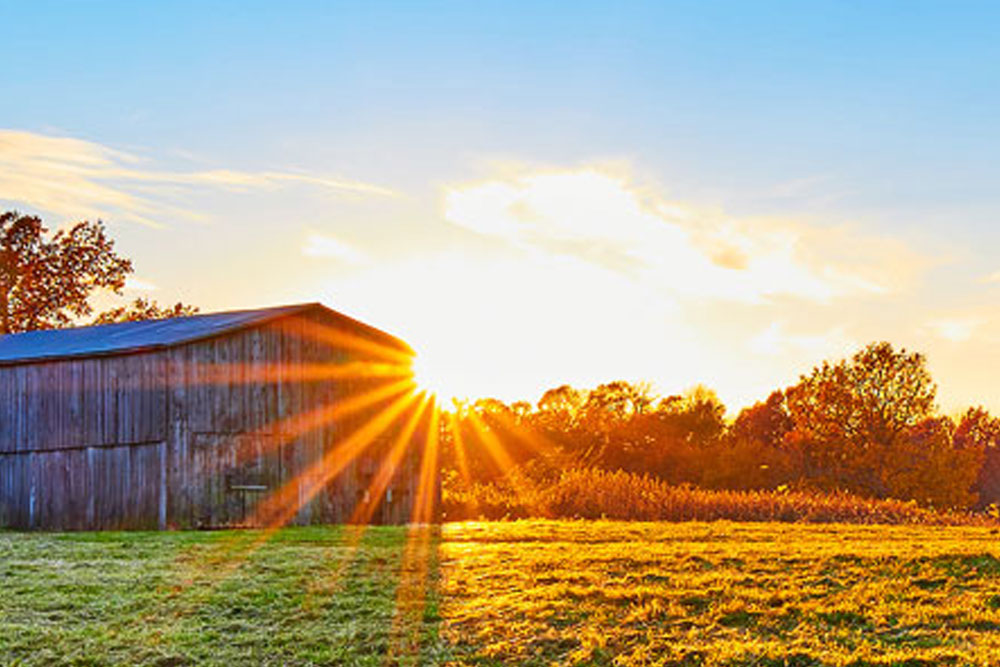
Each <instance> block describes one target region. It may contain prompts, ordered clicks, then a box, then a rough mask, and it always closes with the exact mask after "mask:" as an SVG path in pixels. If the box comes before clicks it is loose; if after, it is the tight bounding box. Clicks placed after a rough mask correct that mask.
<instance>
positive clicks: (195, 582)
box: [0, 521, 1000, 667]
mask: <svg viewBox="0 0 1000 667" xmlns="http://www.w3.org/2000/svg"><path fill="white" fill-rule="evenodd" d="M259 537H260V533H255V532H231V533H226V532H218V533H196V532H186V533H185V532H179V533H103V534H100V533H79V534H39V533H34V534H24V533H3V532H0V665H160V666H168V665H227V666H235V665H385V664H391V665H395V664H427V665H432V664H434V665H436V664H448V665H553V664H557V665H571V664H579V665H612V664H613V665H619V666H629V665H634V666H638V665H667V666H668V665H673V666H681V665H684V666H699V665H700V666H705V667H750V666H757V667H760V666H770V667H789V666H792V667H833V666H838V667H848V666H849V667H890V666H895V667H929V666H931V665H956V666H958V665H984V666H985V665H997V664H1000V539H998V538H1000V533H998V532H997V529H995V528H989V527H976V526H965V527H944V526H937V527H935V526H872V525H865V526H858V525H844V524H824V525H802V524H774V523H736V522H714V523H695V522H691V523H624V522H611V521H593V522H588V521H524V522H508V523H477V522H472V523H462V524H447V525H445V526H444V527H442V528H441V529H440V531H435V532H431V533H427V532H424V533H408V532H407V530H406V529H404V528H394V527H384V528H383V527H380V528H370V529H367V530H361V531H358V530H355V529H349V528H340V527H326V528H291V529H285V530H282V531H279V532H277V533H275V534H274V535H273V536H271V538H270V539H269V540H267V541H266V542H260V540H259Z"/></svg>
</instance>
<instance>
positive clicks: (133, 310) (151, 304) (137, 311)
mask: <svg viewBox="0 0 1000 667" xmlns="http://www.w3.org/2000/svg"><path fill="white" fill-rule="evenodd" d="M197 313H198V308H197V307H195V306H187V305H185V304H183V303H180V302H177V303H175V304H174V305H173V306H161V305H160V304H158V303H157V302H156V301H152V300H149V299H144V298H142V297H139V298H137V299H136V300H135V301H132V302H131V303H129V304H127V305H124V306H119V307H117V308H112V309H110V310H106V311H104V312H103V313H101V314H100V315H98V316H97V317H96V318H94V322H93V324H113V323H115V322H137V321H140V320H162V319H166V318H168V317H184V316H187V315H196V314H197Z"/></svg>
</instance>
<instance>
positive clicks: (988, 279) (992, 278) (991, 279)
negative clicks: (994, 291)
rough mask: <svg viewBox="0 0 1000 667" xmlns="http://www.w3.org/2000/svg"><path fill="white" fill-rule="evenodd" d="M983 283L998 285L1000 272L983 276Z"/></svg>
mask: <svg viewBox="0 0 1000 667" xmlns="http://www.w3.org/2000/svg"><path fill="white" fill-rule="evenodd" d="M981 282H984V283H1000V271H994V272H993V273H991V274H989V275H986V276H983V278H982V281H981Z"/></svg>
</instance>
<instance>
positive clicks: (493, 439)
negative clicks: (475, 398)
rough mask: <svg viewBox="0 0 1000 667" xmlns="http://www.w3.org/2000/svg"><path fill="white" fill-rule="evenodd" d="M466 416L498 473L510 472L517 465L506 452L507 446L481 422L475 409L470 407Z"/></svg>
mask: <svg viewBox="0 0 1000 667" xmlns="http://www.w3.org/2000/svg"><path fill="white" fill-rule="evenodd" d="M466 415H467V418H468V420H469V423H470V424H471V425H472V429H473V430H474V431H475V432H476V437H477V439H478V440H479V442H480V443H481V444H482V445H483V450H484V451H485V452H486V453H487V455H489V457H490V458H491V459H493V462H494V463H495V464H496V465H497V468H499V470H500V473H501V474H503V475H506V474H508V473H510V471H511V470H513V469H514V468H516V467H517V464H515V463H514V460H513V459H512V458H511V457H510V454H508V453H507V448H506V447H504V444H503V443H502V442H500V438H498V437H497V434H496V433H494V432H493V431H492V430H490V428H489V427H488V426H487V425H486V424H485V423H483V420H482V417H480V416H479V415H478V414H476V411H475V410H472V409H470V410H469V411H468V412H467V413H466Z"/></svg>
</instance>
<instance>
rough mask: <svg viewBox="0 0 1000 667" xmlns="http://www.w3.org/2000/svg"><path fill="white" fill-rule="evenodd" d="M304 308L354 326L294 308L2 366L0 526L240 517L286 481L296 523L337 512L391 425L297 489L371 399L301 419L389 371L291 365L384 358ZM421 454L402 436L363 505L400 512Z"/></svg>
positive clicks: (215, 522)
mask: <svg viewBox="0 0 1000 667" xmlns="http://www.w3.org/2000/svg"><path fill="white" fill-rule="evenodd" d="M317 324H322V325H324V326H326V327H331V328H332V329H340V330H342V331H344V330H346V331H350V332H351V333H352V335H354V334H357V330H356V329H351V328H350V327H349V326H346V325H345V324H344V323H343V322H341V321H338V320H332V319H331V318H329V317H328V316H326V315H325V314H324V313H322V312H317V313H306V314H303V315H298V316H294V317H286V318H282V319H280V320H276V321H274V322H272V323H270V324H266V325H260V326H257V327H253V328H246V329H242V330H239V331H237V332H233V333H230V334H227V335H225V336H220V337H217V338H214V339H209V340H205V341H201V342H195V343H189V344H186V345H181V346H177V347H174V348H169V349H167V350H162V351H159V352H150V353H143V354H130V355H122V356H116V357H105V358H88V359H81V360H64V361H53V362H48V363H36V364H24V365H20V366H7V367H0V526H11V527H17V528H43V529H54V530H63V529H112V528H157V527H159V528H168V527H174V528H197V527H221V526H242V525H250V524H252V523H253V522H254V519H255V516H256V515H255V511H256V509H257V507H258V504H259V503H260V502H261V501H262V499H264V498H265V497H267V496H268V495H269V494H271V493H274V491H276V490H277V489H279V488H282V487H284V486H286V485H290V487H289V488H292V489H294V490H295V491H296V493H295V494H293V495H295V497H296V498H297V501H298V503H299V504H301V509H300V510H299V511H298V512H297V513H296V515H295V517H294V519H293V521H294V522H295V523H300V524H302V523H318V522H340V521H345V520H347V519H348V517H350V515H351V513H352V511H353V510H354V508H355V507H356V506H357V504H358V503H359V502H365V489H367V488H368V485H369V484H370V483H371V480H372V479H373V478H374V476H375V474H376V472H377V470H378V467H379V465H380V463H381V461H382V458H383V457H384V456H385V453H386V452H387V450H388V448H389V446H390V443H391V442H392V440H393V438H394V437H395V435H396V432H397V431H398V427H397V428H396V429H390V430H388V431H387V432H386V433H385V434H383V435H382V436H381V437H380V438H378V439H376V440H375V441H374V442H372V443H371V444H370V445H369V447H368V448H367V449H366V450H365V452H364V454H363V455H362V456H359V457H358V458H357V460H355V461H353V462H352V463H351V464H350V465H348V466H346V468H345V469H344V470H343V471H342V473H341V474H340V475H339V476H338V477H337V478H336V479H334V480H330V481H329V482H328V483H327V484H325V485H324V486H323V487H322V489H321V490H320V491H319V492H318V493H315V494H314V495H313V496H312V497H307V494H306V493H305V490H306V489H307V488H309V487H310V485H311V482H312V481H313V480H311V479H309V478H307V476H306V473H307V471H309V470H310V467H311V466H312V464H314V463H315V462H316V461H319V460H321V459H322V457H323V456H324V455H325V454H327V453H328V452H330V451H331V450H332V449H333V448H335V447H336V446H337V444H338V443H339V442H341V441H342V440H343V439H344V438H345V437H348V436H349V434H350V433H352V432H353V431H354V430H355V429H357V428H359V427H360V426H361V425H362V424H363V423H365V421H366V420H368V419H370V418H371V417H372V416H373V415H374V414H375V413H376V412H377V411H378V409H379V407H380V406H373V407H371V408H369V409H368V410H367V411H360V412H356V413H354V414H352V415H347V416H342V417H339V418H337V419H336V420H334V421H326V422H318V423H316V424H313V425H311V426H310V427H308V428H307V427H304V426H303V425H302V423H303V421H308V416H309V415H311V414H313V413H315V412H316V411H318V410H324V409H329V406H335V405H339V404H342V403H343V402H344V401H347V400H349V399H350V398H351V397H353V396H357V395H358V394H360V393H363V392H365V391H367V390H369V389H372V388H374V387H377V386H378V385H379V384H380V383H383V382H386V381H387V380H385V379H384V378H382V379H370V378H369V379H364V378H355V379H334V380H322V379H309V380H303V379H302V378H301V375H300V373H299V372H297V371H301V370H302V369H304V368H315V367H316V366H317V365H322V364H326V365H332V364H343V363H349V362H355V361H364V360H374V361H381V360H379V359H375V358H373V357H372V356H371V355H370V354H369V353H368V352H366V351H359V350H356V349H355V350H346V349H343V348H342V347H338V346H335V345H334V344H332V343H331V342H330V341H321V340H318V339H317V337H316V336H315V331H314V330H315V326H316V325H317ZM418 466H419V460H418V459H417V455H416V452H414V451H411V452H410V453H409V454H408V456H407V457H405V458H404V460H403V462H402V464H401V467H400V471H399V473H398V474H397V476H396V479H394V480H393V482H392V484H391V486H390V489H391V491H390V493H389V494H382V496H381V497H379V498H371V497H369V498H368V499H367V502H368V503H370V504H372V505H373V517H372V519H373V520H374V521H376V522H392V523H398V522H402V521H405V520H407V519H408V518H409V516H410V512H411V506H412V499H413V492H414V490H415V488H416V480H415V477H416V471H417V468H418ZM386 495H388V496H391V500H389V499H387V498H386Z"/></svg>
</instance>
